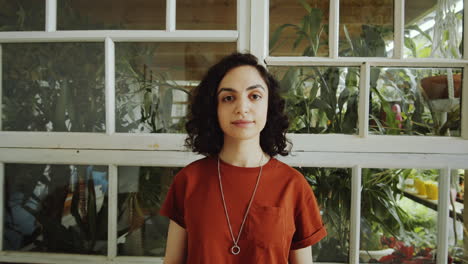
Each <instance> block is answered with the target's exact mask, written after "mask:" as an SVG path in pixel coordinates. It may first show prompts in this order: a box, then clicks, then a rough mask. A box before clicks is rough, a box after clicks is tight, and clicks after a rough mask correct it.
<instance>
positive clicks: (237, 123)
mask: <svg viewBox="0 0 468 264" xmlns="http://www.w3.org/2000/svg"><path fill="white" fill-rule="evenodd" d="M253 123H254V122H253V121H249V120H236V121H234V122H231V124H233V125H235V126H238V127H248V126H250V125H251V124H253Z"/></svg>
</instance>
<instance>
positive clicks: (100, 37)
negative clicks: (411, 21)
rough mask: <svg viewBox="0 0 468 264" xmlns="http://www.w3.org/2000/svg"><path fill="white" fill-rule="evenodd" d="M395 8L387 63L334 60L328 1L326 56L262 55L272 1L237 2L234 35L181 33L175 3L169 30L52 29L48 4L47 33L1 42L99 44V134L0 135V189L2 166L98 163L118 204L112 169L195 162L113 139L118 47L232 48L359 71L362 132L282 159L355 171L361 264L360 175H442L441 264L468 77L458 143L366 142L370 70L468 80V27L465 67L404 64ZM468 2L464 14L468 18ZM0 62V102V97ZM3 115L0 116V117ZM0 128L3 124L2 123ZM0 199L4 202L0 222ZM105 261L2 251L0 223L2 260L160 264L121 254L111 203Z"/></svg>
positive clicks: (314, 141)
mask: <svg viewBox="0 0 468 264" xmlns="http://www.w3.org/2000/svg"><path fill="white" fill-rule="evenodd" d="M394 1H395V7H394V9H395V16H394V21H395V22H394V25H395V33H394V35H395V39H394V56H393V57H392V58H359V57H357V58H356V57H353V58H343V57H339V56H338V37H339V36H338V27H339V0H330V16H329V21H330V22H329V27H330V28H329V32H330V34H329V57H326V58H323V57H272V56H269V55H268V40H269V39H268V29H269V1H268V0H237V30H177V28H176V20H175V16H176V0H166V30H138V31H130V30H92V31H57V0H45V3H46V17H45V30H44V31H40V32H39V31H34V32H0V62H1V61H2V49H1V44H2V43H33V42H101V43H102V44H103V45H104V47H105V94H106V132H105V133H100V134H98V133H66V132H10V131H2V132H0V186H1V187H2V188H4V177H5V175H4V164H5V163H32V164H48V163H49V164H50V163H54V164H77V165H79V164H84V165H89V164H96V165H97V164H99V165H107V166H108V168H109V194H108V195H109V201H117V192H118V190H117V186H118V185H117V166H164V167H182V166H185V165H186V164H188V163H189V162H191V161H193V160H196V159H198V158H200V156H198V155H195V154H193V153H191V152H189V151H188V150H187V149H185V148H184V146H183V141H184V138H185V135H180V134H131V133H116V132H115V102H114V99H115V98H114V94H115V65H114V64H115V42H169V41H171V42H173V41H175V42H237V49H238V50H239V51H249V50H250V52H252V53H253V54H254V55H256V56H257V57H258V58H259V60H260V61H261V62H264V63H265V64H266V65H267V66H305V65H310V66H359V67H360V72H361V75H360V76H361V78H360V83H359V86H360V87H359V88H360V97H359V109H358V111H359V124H358V128H359V134H358V135H340V134H328V135H304V134H300V135H299V134H288V137H289V138H290V139H291V140H292V142H293V145H294V148H293V153H292V155H290V156H288V157H278V158H279V159H280V160H282V161H285V162H287V163H288V164H290V165H291V166H304V167H307V166H311V167H340V168H352V186H351V187H352V192H351V193H352V194H351V198H352V199H351V205H352V206H351V234H350V258H349V263H353V264H357V263H359V234H360V225H359V220H360V215H361V212H360V199H361V198H360V195H361V193H360V189H361V169H363V168H433V169H440V173H441V177H440V181H439V204H440V206H439V211H438V246H437V255H438V256H439V257H438V259H437V263H438V264H442V263H446V259H447V255H448V251H447V250H448V245H447V244H448V243H447V242H448V231H447V230H448V229H447V228H448V218H449V201H448V195H449V175H450V170H451V169H452V168H456V169H459V168H463V169H468V77H467V78H463V92H462V99H461V101H462V110H461V111H462V113H465V114H464V115H462V120H461V137H459V138H452V137H413V136H385V135H379V136H377V135H369V133H368V121H369V119H368V113H369V109H368V102H369V72H370V67H373V66H385V67H389V66H401V67H434V65H437V67H461V68H463V74H464V76H465V77H466V76H468V39H467V36H468V33H467V32H468V19H465V20H464V29H465V31H464V35H463V39H464V40H465V41H464V54H463V59H457V60H454V59H404V58H403V26H404V21H403V19H404V13H403V12H404V2H405V0H394ZM467 6H468V0H464V7H465V9H464V16H465V18H467V17H468V8H466V7H467ZM1 67H2V63H0V103H1V95H2V92H1V91H2V87H1V84H2V82H1V78H2V76H1V72H2V71H1ZM1 114H2V113H1V108H0V116H1ZM0 130H1V119H0ZM4 202H5V201H4V197H3V195H0V219H2V220H3V214H4V213H3V209H4ZM108 221H109V222H108V223H109V225H108V226H109V228H108V253H107V256H88V255H77V254H56V253H33V252H7V251H3V225H1V224H0V238H2V239H0V261H8V262H22V263H27V262H30V263H76V262H77V261H80V262H84V261H90V262H95V263H162V258H158V257H123V256H117V237H116V235H117V222H116V221H117V203H116V202H110V203H109V219H108Z"/></svg>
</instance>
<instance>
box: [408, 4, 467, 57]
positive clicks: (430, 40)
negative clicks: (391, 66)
mask: <svg viewBox="0 0 468 264" xmlns="http://www.w3.org/2000/svg"><path fill="white" fill-rule="evenodd" d="M462 36H463V1H462V0H419V1H415V0H413V1H405V42H404V47H405V49H404V56H405V57H407V58H427V57H433V58H456V59H459V58H461V56H462V46H463V45H462Z"/></svg>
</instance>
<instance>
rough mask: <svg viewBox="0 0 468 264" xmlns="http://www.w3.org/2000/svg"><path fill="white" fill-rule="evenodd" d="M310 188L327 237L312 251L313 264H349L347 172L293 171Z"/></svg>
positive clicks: (301, 169)
mask: <svg viewBox="0 0 468 264" xmlns="http://www.w3.org/2000/svg"><path fill="white" fill-rule="evenodd" d="M296 169H297V170H299V171H300V172H301V173H302V174H303V175H304V176H305V177H306V179H307V181H308V182H309V184H310V185H311V187H312V189H313V191H314V194H315V197H316V198H317V202H318V204H319V207H320V209H321V211H320V212H321V214H322V220H323V222H324V224H325V227H326V229H327V233H328V235H327V236H326V237H325V238H324V239H322V240H321V241H320V242H318V243H317V244H315V245H314V246H313V247H312V255H313V258H314V263H315V262H325V263H327V262H328V263H331V262H338V263H348V262H349V232H350V223H349V221H350V212H351V202H350V201H351V169H345V168H344V169H343V168H311V167H309V168H304V167H301V168H296Z"/></svg>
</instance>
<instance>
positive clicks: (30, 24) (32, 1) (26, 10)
mask: <svg viewBox="0 0 468 264" xmlns="http://www.w3.org/2000/svg"><path fill="white" fill-rule="evenodd" d="M45 2H46V1H43V0H42V1H38V0H21V1H20V0H0V7H1V8H0V31H44V29H45V22H44V21H45Z"/></svg>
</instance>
